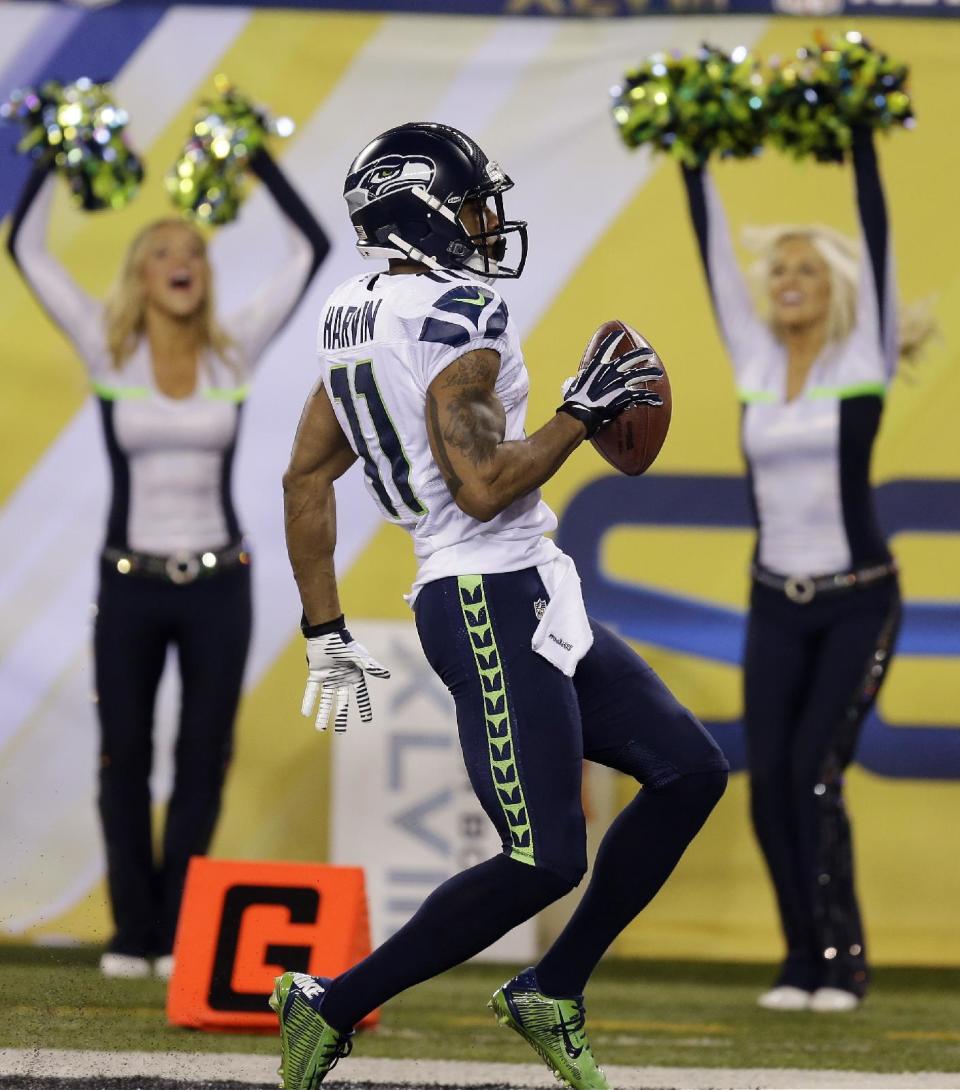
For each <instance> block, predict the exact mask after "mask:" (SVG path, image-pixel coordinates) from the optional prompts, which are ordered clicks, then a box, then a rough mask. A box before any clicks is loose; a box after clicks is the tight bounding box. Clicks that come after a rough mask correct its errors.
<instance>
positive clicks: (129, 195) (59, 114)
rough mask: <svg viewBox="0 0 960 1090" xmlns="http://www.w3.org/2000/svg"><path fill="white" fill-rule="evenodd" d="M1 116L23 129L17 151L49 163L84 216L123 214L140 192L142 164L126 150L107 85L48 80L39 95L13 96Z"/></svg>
mask: <svg viewBox="0 0 960 1090" xmlns="http://www.w3.org/2000/svg"><path fill="white" fill-rule="evenodd" d="M0 116H2V117H3V118H5V119H7V120H11V121H18V122H20V124H22V125H23V127H24V129H25V132H24V135H23V137H22V139H21V140H20V143H19V144H18V145H17V150H18V151H20V152H23V153H24V154H27V155H30V156H31V157H33V158H35V159H38V160H48V161H51V162H52V163H53V164H54V166H55V167H56V169H57V170H58V171H60V172H61V173H62V174H63V175H64V177H65V178H66V179H67V183H68V185H69V186H70V191H71V193H72V194H73V201H74V203H75V204H76V205H78V206H79V207H81V208H85V209H86V210H87V211H88V212H96V211H99V210H100V209H104V208H123V207H124V206H125V205H126V204H129V202H130V201H131V200H132V199H133V198H134V196H135V195H136V193H137V190H138V189H139V188H140V183H141V182H142V181H143V164H142V163H141V162H140V160H139V159H138V158H137V156H136V155H135V154H134V152H133V151H131V149H130V148H129V147H128V145H127V142H126V131H125V130H126V126H127V122H128V118H127V115H126V113H125V112H124V111H123V110H121V109H120V108H119V107H118V106H117V105H116V104H115V103H114V101H113V99H112V98H111V96H110V90H109V87H108V85H107V84H104V83H94V82H93V81H92V80H89V79H85V78H82V79H78V80H77V81H76V82H75V83H68V84H65V85H64V84H61V83H58V82H57V81H56V80H48V81H47V82H46V83H44V84H43V86H42V87H40V88H39V90H34V89H32V88H29V87H27V88H24V89H22V90H17V91H14V92H12V94H11V95H10V97H9V99H8V101H7V102H5V103H4V104H3V105H2V106H0Z"/></svg>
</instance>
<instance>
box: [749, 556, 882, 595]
mask: <svg viewBox="0 0 960 1090" xmlns="http://www.w3.org/2000/svg"><path fill="white" fill-rule="evenodd" d="M750 574H751V576H752V577H753V580H754V582H755V583H760V584H761V585H762V586H765V587H770V588H771V589H773V590H779V591H780V592H781V593H782V594H785V595H786V596H787V597H788V598H789V599H790V601H791V602H796V603H797V604H798V605H805V604H806V603H807V602H812V601H813V599H814V598H815V597H816V596H817V595H818V594H836V593H838V592H839V591H844V590H853V588H854V587H866V586H869V585H870V584H871V583H878V582H879V581H880V580H881V579H886V578H888V577H889V576H891V575H896V574H897V563H896V561H895V560H888V561H887V562H886V563H885V564H877V565H875V566H874V567H872V568H857V569H856V570H855V571H841V572H835V573H834V574H833V575H777V574H776V573H775V572H772V571H767V569H766V568H761V567H759V566H758V565H757V564H754V565H753V567H752V568H751V569H750Z"/></svg>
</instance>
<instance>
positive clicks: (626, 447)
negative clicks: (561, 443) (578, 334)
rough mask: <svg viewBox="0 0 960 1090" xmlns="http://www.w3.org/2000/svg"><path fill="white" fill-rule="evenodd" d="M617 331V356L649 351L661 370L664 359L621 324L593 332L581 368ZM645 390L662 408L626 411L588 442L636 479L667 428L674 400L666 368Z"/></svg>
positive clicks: (651, 459)
mask: <svg viewBox="0 0 960 1090" xmlns="http://www.w3.org/2000/svg"><path fill="white" fill-rule="evenodd" d="M616 330H620V331H621V332H622V334H623V335H622V337H621V339H620V343H619V344H618V345H617V349H616V356H622V355H623V354H624V353H625V352H629V351H631V350H632V349H635V348H649V349H650V350H651V351H652V352H653V353H654V355H655V356H656V359H655V360H653V361H651V362H656V363H659V364H660V365H661V367H663V360H661V359H660V357H659V356H657V355H656V350H655V349H654V348H653V346H652V345H651V344H650V342H649V341H648V340H647V339H646V338H645V337H642V336H641V335H640V334H639V333H638V332H637V331H636V330H635V329H634V328H633V327H632V326H629V325H627V323H626V322H620V321H610V322H604V323H603V325H602V326H600V328H599V329H598V330H597V331H596V333H594V335H593V337H592V338H591V339H590V343H589V344H588V345H587V347H586V350H585V351H584V353H583V359H582V360H581V364H580V366H581V367H582V366H583V363H584V362H585V361H586V360H588V359H590V357H591V356H592V355H593V354H594V352H596V350H597V346H598V345H599V343H600V341H602V340H603V338H604V337H607V336H609V334H610V333H613V332H615V331H616ZM646 388H647V389H648V390H653V391H655V392H656V393H658V394H659V395H660V396H661V397H662V398H663V404H662V405H661V406H659V407H657V408H653V407H652V406H650V405H635V406H634V407H633V408H632V409H626V410H625V411H624V412H622V413H621V414H620V415H619V416H618V417H617V418H616V419H615V420H611V421H610V423H609V424H604V425H603V427H602V428H600V430H599V431H598V432H597V433H596V435H594V436H593V438H592V439H591V440H590V442H591V443H593V445H594V446H595V447H596V449H597V450H598V451H599V452H600V454H601V455H602V456H603V457H604V458H605V459H606V460H607V461H608V462H609V463H610V465H612V466H613V468H614V469H617V470H619V471H620V472H621V473H626V474H627V476H629V477H637V476H639V475H640V474H641V473H645V472H646V471H647V470H648V469H649V468H650V467H651V466H652V465H653V463H654V461H655V460H656V457H657V455H658V454H659V453H660V449H661V448H662V447H663V443H664V440H665V439H666V438H667V431H668V430H669V428H670V413H671V410H672V407H673V401H672V398H671V396H670V379H669V378H668V377H667V373H666V367H664V373H663V378H660V379H651V380H650V381H649V382H648V383H647V384H646Z"/></svg>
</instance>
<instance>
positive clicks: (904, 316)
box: [743, 223, 938, 362]
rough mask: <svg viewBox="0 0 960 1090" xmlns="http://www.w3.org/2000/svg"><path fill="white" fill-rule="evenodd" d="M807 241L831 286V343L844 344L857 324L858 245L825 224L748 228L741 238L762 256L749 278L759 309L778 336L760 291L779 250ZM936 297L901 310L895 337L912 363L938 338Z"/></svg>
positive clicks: (828, 335)
mask: <svg viewBox="0 0 960 1090" xmlns="http://www.w3.org/2000/svg"><path fill="white" fill-rule="evenodd" d="M794 238H799V239H805V240H806V241H808V242H809V243H810V245H811V246H813V248H814V250H815V251H816V252H817V253H818V254H819V256H820V257H822V258H823V260H824V262H825V264H826V266H827V276H828V278H829V282H830V303H829V306H828V309H827V340H828V341H832V342H838V341H844V340H846V339H847V337H849V336H850V334H851V333H852V332H853V327H854V324H855V323H856V320H857V294H858V290H859V282H860V246H859V244H858V243H857V242H855V241H854V240H853V239H852V238H848V237H847V236H846V235H844V234H841V233H840V232H839V231H836V230H834V228H832V227H827V226H825V225H824V224H820V223H815V224H805V225H803V226H797V225H793V224H780V225H777V226H772V227H748V228H746V229H745V230H744V232H743V240H744V243H745V245H746V246H747V247H748V249H750V250H752V251H753V252H754V253H755V254H757V255H758V257H757V261H756V262H755V263H754V265H753V267H752V269H751V274H752V276H753V279H754V286H755V288H756V289H757V294H758V296H759V297H760V299H761V310H762V311H763V313H764V315H765V317H766V319H767V321H768V323H769V324H770V326H771V328H772V329H773V331H774V333H776V334H777V335H778V336H779V330H778V329H777V327H776V324H775V323H774V322H773V320H772V318H771V317H770V306H769V299H768V298H767V296H766V293H765V292H764V291H763V290H762V289H763V288H764V287H765V286H766V284H767V281H768V278H769V276H770V270H771V268H772V265H773V257H774V253H775V251H776V248H777V246H779V245H780V243H781V242H785V241H787V240H788V239H794ZM933 303H934V300H932V299H925V300H921V301H919V302H916V303H908V304H905V305H904V304H899V305H898V307H897V318H898V322H897V334H898V338H899V344H898V349H899V353H900V355H901V356H902V357H903V358H904V359H906V360H908V361H910V362H913V361H915V360H916V359H917V357H918V356H919V355H920V354H921V353H922V351H923V348H924V346H925V345H926V344H927V342H928V341H929V340H930V339H931V338H932V337H934V336H936V334H937V331H938V330H937V322H936V318H935V317H934V314H933Z"/></svg>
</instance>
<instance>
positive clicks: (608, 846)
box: [536, 771, 727, 996]
mask: <svg viewBox="0 0 960 1090" xmlns="http://www.w3.org/2000/svg"><path fill="white" fill-rule="evenodd" d="M726 782H727V774H726V772H722V771H716V772H701V773H693V774H691V775H687V776H682V777H681V778H680V779H677V780H673V781H671V782H670V783H668V784H666V785H665V786H664V787H659V788H654V789H646V788H645V789H644V790H642V791H641V792H640V793H639V794H638V795H637V796H636V798H634V799H633V801H632V802H631V803H630V804H629V805H628V806H626V807H625V808H624V809H623V810H622V811H621V813H620V814H619V815H618V816H617V818H616V820H615V821H614V822H613V824H612V825H611V826H610V828H609V829H608V830H607V834H606V836H605V837H604V838H603V840H602V841H601V843H600V848H599V850H598V852H597V859H596V862H595V863H594V865H593V875H592V876H591V878H590V884H589V885H588V886H587V888H586V891H585V892H584V895H583V899H582V900H581V902H580V904H579V906H578V907H577V910H576V911H575V912H574V914H573V916H572V917H571V918H570V922H569V923H568V924H567V926H566V927H565V928H564V929H563V931H562V933H561V934H560V936H559V937H558V938H557V940H556V942H554V944H553V946H551V947H550V949H549V950H548V951H547V952H546V954H544V956H543V958H542V959H541V961H540V964H539V965H538V966H537V970H536V971H537V980H538V982H539V984H540V989H541V991H543V993H544V994H545V995H551V996H572V995H582V994H583V991H584V989H585V988H586V985H587V979H588V978H589V976H590V974H591V972H593V969H594V968H595V966H596V965H597V962H599V960H600V959H601V958H602V957H603V955H604V953H605V952H606V950H607V948H608V947H609V946H610V944H611V943H612V942H613V940H614V939H615V938H616V937H617V935H619V934H620V932H621V931H622V930H623V929H624V928H625V927H626V926H627V924H628V923H630V921H631V920H632V919H633V918H634V917H635V916H636V915H637V913H638V912H640V910H641V909H642V908H644V907H645V906H646V905H647V904H648V903H649V902H650V901H651V900H652V899H653V896H654V894H655V893H656V892H657V890H659V889H660V887H661V886H662V885H663V883H664V882H665V881H666V880H667V878H669V876H670V873H671V871H672V870H673V868H674V867H675V866H676V865H677V862H678V861H679V859H680V856H681V855H682V854H683V852H684V849H685V848H686V846H687V845H688V844H689V843H690V841H691V840H692V839H693V838H694V836H696V834H697V832H699V830H700V827H701V826H702V825H703V823H704V821H706V819H707V815H708V814H709V813H710V811H711V810H712V809H713V807H714V805H715V804H716V802H717V800H718V799H719V798H720V796H721V795H722V794H723V790H724V787H725V786H726Z"/></svg>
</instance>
